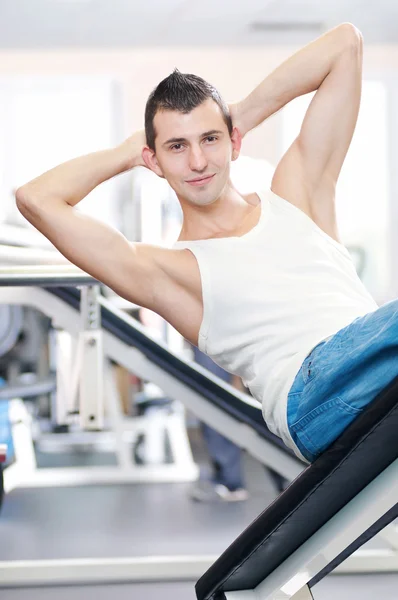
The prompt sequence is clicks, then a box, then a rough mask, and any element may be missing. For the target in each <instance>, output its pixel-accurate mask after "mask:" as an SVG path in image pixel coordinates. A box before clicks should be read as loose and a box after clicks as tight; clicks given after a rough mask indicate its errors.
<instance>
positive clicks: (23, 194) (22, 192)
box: [15, 185, 28, 213]
mask: <svg viewBox="0 0 398 600" xmlns="http://www.w3.org/2000/svg"><path fill="white" fill-rule="evenodd" d="M15 202H16V205H17V208H18V210H19V212H21V213H22V211H23V207H24V206H26V204H27V202H28V191H27V190H26V186H24V185H23V186H22V187H19V188H18V189H17V191H16V192H15Z"/></svg>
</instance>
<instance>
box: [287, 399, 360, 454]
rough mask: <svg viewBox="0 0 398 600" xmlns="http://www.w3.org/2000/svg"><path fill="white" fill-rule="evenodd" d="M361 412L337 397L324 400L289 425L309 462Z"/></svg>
mask: <svg viewBox="0 0 398 600" xmlns="http://www.w3.org/2000/svg"><path fill="white" fill-rule="evenodd" d="M361 412H362V409H357V408H354V407H352V406H350V405H349V404H347V403H346V402H344V400H342V399H341V398H339V397H336V398H332V399H330V400H326V401H325V402H323V403H322V404H320V405H319V406H317V407H315V408H314V409H312V410H311V411H309V412H308V413H307V414H305V415H304V416H302V417H301V419H299V420H298V421H296V422H295V423H292V424H291V425H290V427H289V429H290V433H291V435H292V437H293V439H294V440H295V439H298V440H299V444H298V445H299V446H303V447H304V448H305V449H306V450H307V452H305V453H304V455H305V456H306V458H308V460H310V461H311V462H312V461H313V460H315V458H316V457H317V456H319V455H320V454H321V453H322V452H324V451H325V450H326V449H327V448H328V447H329V446H330V445H331V444H332V443H333V442H334V441H335V440H336V439H337V438H338V437H339V436H340V435H341V434H342V433H343V431H344V430H345V429H346V428H347V427H348V426H349V425H350V424H351V423H352V422H353V421H354V420H355V418H356V416H357V415H359V414H360V413H361ZM296 443H297V442H296Z"/></svg>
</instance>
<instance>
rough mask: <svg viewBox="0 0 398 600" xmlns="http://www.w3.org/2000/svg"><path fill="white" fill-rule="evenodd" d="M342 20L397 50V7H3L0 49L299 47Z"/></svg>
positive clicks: (92, 3)
mask: <svg viewBox="0 0 398 600" xmlns="http://www.w3.org/2000/svg"><path fill="white" fill-rule="evenodd" d="M343 21H350V22H351V23H354V24H355V25H356V26H357V27H358V28H359V29H360V30H361V31H362V33H363V35H364V38H365V42H366V43H368V44H369V43H375V44H383V43H388V44H393V43H398V26H397V25H398V2H397V0H377V2H375V1H374V0H199V1H196V2H193V1H192V0H0V48H1V49H28V48H29V49H37V50H39V49H46V48H52V49H54V48H70V49H73V48H115V49H116V48H127V47H134V46H225V45H227V46H237V45H241V46H253V45H267V44H298V43H306V42H307V41H309V40H311V39H313V38H315V37H317V36H318V35H320V34H321V33H322V32H323V31H326V30H327V29H330V28H331V27H333V26H334V25H337V24H338V23H341V22H343Z"/></svg>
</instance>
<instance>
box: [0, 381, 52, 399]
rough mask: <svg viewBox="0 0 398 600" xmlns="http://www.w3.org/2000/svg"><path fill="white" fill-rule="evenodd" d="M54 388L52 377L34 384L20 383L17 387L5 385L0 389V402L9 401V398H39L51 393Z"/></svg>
mask: <svg viewBox="0 0 398 600" xmlns="http://www.w3.org/2000/svg"><path fill="white" fill-rule="evenodd" d="M55 387H56V382H55V378H54V377H50V378H49V379H45V380H44V381H35V382H34V383H21V384H18V385H5V386H3V387H2V388H0V400H10V398H31V397H32V396H41V395H42V394H49V393H50V392H53V391H54V390H55Z"/></svg>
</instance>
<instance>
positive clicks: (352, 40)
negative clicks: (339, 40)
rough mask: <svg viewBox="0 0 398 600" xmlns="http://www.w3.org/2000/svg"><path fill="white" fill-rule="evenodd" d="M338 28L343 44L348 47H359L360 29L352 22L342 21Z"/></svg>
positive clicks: (360, 46) (361, 41)
mask: <svg viewBox="0 0 398 600" xmlns="http://www.w3.org/2000/svg"><path fill="white" fill-rule="evenodd" d="M339 30H340V32H341V34H342V36H343V40H344V45H345V46H346V47H348V48H360V49H362V46H363V37H362V33H361V32H360V30H359V29H358V28H357V27H355V25H353V24H352V23H342V24H341V25H339Z"/></svg>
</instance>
